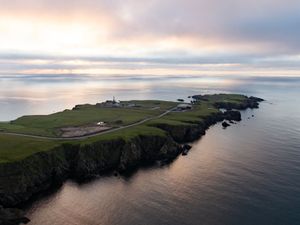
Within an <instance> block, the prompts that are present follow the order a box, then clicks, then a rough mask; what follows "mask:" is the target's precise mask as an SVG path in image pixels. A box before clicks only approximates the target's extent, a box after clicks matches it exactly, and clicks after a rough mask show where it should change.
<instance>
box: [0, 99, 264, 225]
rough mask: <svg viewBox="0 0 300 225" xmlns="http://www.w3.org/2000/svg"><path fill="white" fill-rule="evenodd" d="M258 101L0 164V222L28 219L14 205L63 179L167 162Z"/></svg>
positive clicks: (223, 106) (6, 223)
mask: <svg viewBox="0 0 300 225" xmlns="http://www.w3.org/2000/svg"><path fill="white" fill-rule="evenodd" d="M194 98H197V97H195V96H194ZM261 100H262V99H259V98H255V97H250V98H247V101H245V102H243V103H242V104H233V103H228V104H224V103H216V107H217V108H223V109H227V110H226V111H224V112H221V111H219V112H218V113H213V114H210V115H209V116H207V117H205V118H203V120H201V122H199V123H192V124H188V125H168V124H157V125H156V126H157V127H159V128H160V129H162V130H164V131H165V132H166V135H165V136H159V135H157V136H155V135H153V136H142V135H141V136H136V137H134V138H132V139H130V140H123V139H115V140H110V141H98V142H94V143H91V144H88V145H83V146H82V145H80V144H63V145H61V146H60V147H57V148H55V149H53V150H51V151H47V152H39V153H36V154H34V155H31V156H29V157H27V158H25V159H24V160H21V161H17V162H14V163H6V164H0V225H4V224H5V225H9V224H19V223H26V222H28V219H27V218H25V217H24V215H23V214H22V212H21V211H20V210H18V209H16V208H17V207H18V206H20V204H22V203H24V202H26V201H28V200H30V199H31V198H32V197H33V196H35V195H36V194H37V193H42V192H43V191H45V190H47V189H49V188H50V187H51V186H53V185H57V184H61V183H63V182H64V181H65V180H66V179H69V178H71V179H84V178H88V177H90V176H94V175H97V174H102V173H104V172H107V171H113V170H117V171H120V172H122V171H126V170H129V169H132V168H135V167H138V166H140V165H143V164H144V163H151V162H155V161H157V160H163V161H171V160H172V159H174V158H176V157H177V156H178V155H179V154H181V153H182V152H183V151H184V149H185V148H186V147H183V146H184V145H182V144H183V143H187V142H191V141H194V140H196V139H198V138H199V137H201V136H202V135H204V134H205V131H206V130H207V129H208V128H209V126H211V125H213V124H215V123H217V122H222V121H224V120H228V121H240V120H241V114H240V112H239V111H235V110H234V109H238V110H242V109H247V108H257V107H258V104H259V102H260V101H261ZM12 208H14V209H12Z"/></svg>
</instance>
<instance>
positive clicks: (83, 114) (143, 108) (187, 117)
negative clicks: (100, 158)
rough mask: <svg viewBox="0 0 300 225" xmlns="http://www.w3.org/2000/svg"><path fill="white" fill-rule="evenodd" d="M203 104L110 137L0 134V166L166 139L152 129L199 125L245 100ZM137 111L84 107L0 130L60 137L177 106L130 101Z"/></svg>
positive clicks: (226, 97) (216, 99)
mask: <svg viewBox="0 0 300 225" xmlns="http://www.w3.org/2000/svg"><path fill="white" fill-rule="evenodd" d="M205 98H206V99H205V100H201V101H199V102H197V103H196V104H195V105H194V106H193V109H192V110H189V111H185V112H170V113H169V114H167V115H165V116H163V117H161V118H154V119H153V120H150V121H148V122H146V123H144V124H141V125H137V126H133V127H129V128H126V129H123V130H119V131H114V132H112V133H108V134H103V135H99V136H94V137H91V138H87V139H84V140H76V141H64V142H63V141H58V140H44V139H38V138H28V137H19V136H11V135H5V134H3V133H2V134H1V131H0V163H5V162H12V161H16V160H21V159H23V158H25V157H27V156H29V155H31V154H34V153H36V152H40V151H48V150H50V149H53V148H54V147H56V146H59V145H61V144H62V143H66V142H68V143H79V144H88V143H92V142H95V141H101V140H111V139H116V138H123V139H124V140H129V139H131V138H133V137H136V136H138V135H165V132H164V131H163V130H161V129H159V128H156V127H154V126H153V125H155V124H171V125H182V124H190V123H196V122H199V121H201V119H202V118H203V117H205V116H207V115H210V114H211V113H215V112H218V109H216V108H215V107H214V106H213V105H214V103H215V102H220V101H227V102H228V101H231V102H235V103H239V102H242V101H244V100H245V97H244V96H242V95H209V96H205ZM127 103H132V104H136V105H137V106H139V107H133V108H101V107H100V108H99V107H96V106H95V105H83V106H82V107H79V109H77V110H65V111H63V112H59V113H55V114H51V115H44V116H23V117H21V118H19V119H16V120H14V121H12V122H10V123H0V130H3V131H9V132H16V133H24V134H37V135H45V136H57V135H59V132H58V129H59V128H60V127H63V126H80V125H84V124H89V123H95V122H98V121H105V122H107V123H109V124H111V125H113V126H118V125H119V124H117V123H116V121H118V120H122V125H127V124H132V123H134V122H137V121H140V120H143V119H145V118H149V117H154V116H157V115H160V114H161V113H163V112H165V111H166V110H167V109H170V108H173V107H175V106H176V105H177V104H178V103H176V102H165V101H130V102H126V104H127Z"/></svg>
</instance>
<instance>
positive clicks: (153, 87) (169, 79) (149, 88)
mask: <svg viewBox="0 0 300 225" xmlns="http://www.w3.org/2000/svg"><path fill="white" fill-rule="evenodd" d="M299 84H300V78H295V77H294V78H270V77H266V78H261V77H259V78H254V77H252V78H246V77H243V76H240V77H238V76H226V77H224V76H213V77H212V76H204V75H203V76H192V75H186V76H178V75H176V76H157V75H148V76H133V75H132V76H130V75H122V76H121V75H115V76H113V75H110V76H104V75H103V76H95V75H73V74H70V75H26V76H25V75H23V76H21V75H18V76H16V75H14V76H1V77H0V106H1V107H0V121H4V120H11V119H15V118H17V117H19V116H21V115H24V114H48V113H53V112H57V111H60V110H63V109H66V108H72V107H73V106H74V105H76V104H78V103H96V102H99V101H103V100H106V99H111V98H112V96H116V97H117V98H118V99H120V100H128V99H161V100H176V99H177V98H182V97H187V96H188V95H192V94H199V92H200V93H212V92H242V93H246V94H253V93H257V92H258V91H259V90H261V89H268V88H270V87H271V86H272V87H274V86H275V87H276V88H285V87H287V85H288V86H297V85H298V86H299ZM270 85H271V86H270ZM254 90H255V91H254Z"/></svg>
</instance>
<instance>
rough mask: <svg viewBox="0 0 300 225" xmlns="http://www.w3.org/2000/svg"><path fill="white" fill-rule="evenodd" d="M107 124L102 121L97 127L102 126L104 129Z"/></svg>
mask: <svg viewBox="0 0 300 225" xmlns="http://www.w3.org/2000/svg"><path fill="white" fill-rule="evenodd" d="M105 125H106V124H105V122H103V121H100V122H98V123H97V126H100V127H104V126H105Z"/></svg>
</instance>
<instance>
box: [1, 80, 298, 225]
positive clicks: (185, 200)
mask: <svg viewBox="0 0 300 225" xmlns="http://www.w3.org/2000/svg"><path fill="white" fill-rule="evenodd" d="M219 92H226V93H243V94H247V95H255V96H258V97H262V98H264V99H266V100H267V101H266V102H264V103H262V104H261V107H260V108H259V109H255V110H247V111H244V112H242V117H243V120H242V121H241V122H240V123H238V124H235V125H232V126H230V127H228V128H227V129H222V127H221V125H220V124H217V125H215V126H213V127H211V128H210V129H209V130H208V132H207V134H206V135H205V136H203V137H202V138H201V139H200V140H198V141H196V142H194V143H193V148H192V149H191V151H190V152H189V154H188V155H187V156H180V157H178V158H177V159H176V160H175V161H174V162H173V163H171V164H170V165H168V166H164V167H159V166H158V165H157V166H153V167H150V168H143V169H139V170H138V171H136V172H135V173H133V174H132V175H131V176H129V177H113V176H112V177H110V176H106V177H100V178H99V179H96V180H94V181H91V182H89V183H86V184H77V183H74V182H72V181H68V182H66V183H65V184H64V185H63V186H62V187H61V188H60V189H59V190H58V191H56V192H55V193H52V194H50V195H49V196H47V197H44V198H42V199H40V200H38V201H36V202H35V203H34V204H33V205H32V206H31V207H29V209H28V212H27V216H28V217H29V218H30V219H31V222H30V223H29V224H30V225H41V224H43V225H135V224H137V225H154V224H158V225H185V224H186V225H201V224H203V225H248V224H249V225H260V224H261V225H297V224H300V78H274V77H250V78H249V77H248V78H245V77H238V76H226V77H222V76H219V77H213V78H212V77H209V76H178V77H176V76H160V77H157V76H141V77H138V76H134V77H130V76H126V77H124V76H122V77H118V76H116V77H114V76H113V77H95V76H93V77H89V76H75V77H74V76H63V77H61V76H57V77H50V76H49V77H47V76H43V77H39V76H33V77H31V78H30V79H29V78H28V77H18V78H15V77H2V78H1V82H0V96H1V97H0V105H1V108H0V120H11V119H14V118H16V117H18V116H20V115H23V114H45V113H51V112H55V111H59V110H62V109H65V108H71V107H72V106H74V105H75V104H78V103H95V102H99V101H102V100H105V99H111V98H112V97H113V96H115V97H116V98H117V99H120V100H125V99H165V100H176V99H177V98H185V97H187V96H188V95H192V94H204V93H219ZM252 115H254V117H252Z"/></svg>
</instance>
